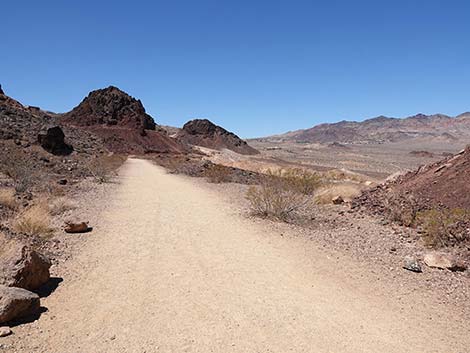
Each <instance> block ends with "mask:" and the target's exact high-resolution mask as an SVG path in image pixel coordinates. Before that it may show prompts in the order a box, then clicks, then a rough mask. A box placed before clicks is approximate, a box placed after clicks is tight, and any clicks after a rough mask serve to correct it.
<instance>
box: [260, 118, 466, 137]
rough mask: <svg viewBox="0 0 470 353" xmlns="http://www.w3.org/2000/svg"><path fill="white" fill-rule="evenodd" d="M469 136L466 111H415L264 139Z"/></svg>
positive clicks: (328, 125) (313, 128)
mask: <svg viewBox="0 0 470 353" xmlns="http://www.w3.org/2000/svg"><path fill="white" fill-rule="evenodd" d="M469 137H470V113H469V112H466V113H462V114H460V115H458V116H456V117H451V116H448V115H444V114H433V115H425V114H417V115H414V116H410V117H408V118H403V119H401V118H393V117H386V116H378V117H375V118H371V119H367V120H364V121H361V122H358V121H340V122H337V123H324V124H320V125H316V126H314V127H312V128H309V129H303V130H297V131H290V132H288V133H285V134H281V135H276V136H270V137H267V138H266V139H271V140H280V141H292V142H315V143H333V142H338V143H349V144H357V143H384V142H398V141H403V140H407V139H411V138H438V139H444V140H449V139H450V140H455V139H463V138H469Z"/></svg>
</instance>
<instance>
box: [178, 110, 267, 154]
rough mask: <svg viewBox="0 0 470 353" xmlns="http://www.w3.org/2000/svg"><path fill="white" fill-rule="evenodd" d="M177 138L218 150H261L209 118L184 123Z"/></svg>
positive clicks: (247, 151)
mask: <svg viewBox="0 0 470 353" xmlns="http://www.w3.org/2000/svg"><path fill="white" fill-rule="evenodd" d="M177 138H178V139H180V140H181V141H184V142H186V143H189V144H191V145H196V146H201V147H207V148H212V149H216V150H221V149H224V148H226V149H229V150H232V151H234V152H236V153H240V154H246V155H253V154H258V153H259V152H258V151H257V150H256V149H254V148H253V147H251V146H250V145H248V144H247V143H246V142H245V141H243V140H242V139H241V138H239V137H238V136H237V135H235V134H234V133H232V132H229V131H227V130H225V129H224V128H222V127H220V126H217V125H215V124H214V123H212V122H211V121H209V120H207V119H194V120H191V121H188V122H187V123H186V124H184V126H183V128H182V129H181V130H180V131H179V132H178V133H177Z"/></svg>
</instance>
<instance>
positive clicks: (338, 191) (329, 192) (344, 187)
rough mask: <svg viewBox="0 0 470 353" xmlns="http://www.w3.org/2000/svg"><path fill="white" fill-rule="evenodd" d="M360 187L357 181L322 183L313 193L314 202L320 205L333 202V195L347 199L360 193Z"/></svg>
mask: <svg viewBox="0 0 470 353" xmlns="http://www.w3.org/2000/svg"><path fill="white" fill-rule="evenodd" d="M361 190H362V187H361V185H360V184H357V183H351V182H350V183H348V182H343V183H328V184H326V185H323V186H322V187H320V188H319V189H318V191H317V192H316V193H315V202H316V203H317V204H320V205H327V204H331V203H333V199H334V198H335V197H338V196H341V197H342V198H343V199H344V200H346V201H349V200H351V199H353V198H354V197H356V196H359V195H360V194H361Z"/></svg>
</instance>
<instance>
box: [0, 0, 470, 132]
mask: <svg viewBox="0 0 470 353" xmlns="http://www.w3.org/2000/svg"><path fill="white" fill-rule="evenodd" d="M1 12H2V16H1V17H2V25H1V28H2V50H1V53H0V83H1V84H2V85H3V87H4V90H5V91H6V93H7V94H9V95H10V96H12V97H14V98H16V99H18V100H20V101H21V102H22V103H24V104H29V105H39V106H41V107H43V108H44V109H49V110H52V111H57V112H63V111H68V110H70V109H71V108H72V107H74V106H75V105H77V104H78V103H79V102H80V101H81V100H82V99H83V98H84V97H85V96H86V94H87V93H88V92H89V91H91V90H93V89H97V88H102V87H106V86H109V85H111V84H112V85H116V86H118V87H120V88H121V89H123V90H124V91H126V92H128V93H129V94H131V95H132V96H135V97H137V98H140V99H141V100H142V102H143V103H144V105H145V107H146V109H147V112H148V113H149V114H151V115H152V116H153V117H154V118H155V120H156V121H157V123H161V124H168V125H175V126H181V125H182V124H183V123H184V122H186V121H187V120H189V119H190V118H194V117H199V118H202V117H204V118H209V119H211V120H213V121H214V122H216V123H218V124H220V125H222V126H224V127H226V128H227V129H229V130H232V131H234V132H236V133H238V134H240V135H241V136H243V137H254V136H264V135H269V134H274V133H281V132H286V131H288V130H294V129H298V128H307V127H310V126H313V125H315V124H318V123H322V122H333V121H339V120H343V119H347V120H362V119H365V118H369V117H374V116H377V115H381V114H383V115H389V116H397V117H403V116H408V115H412V114H415V113H418V112H423V113H436V112H442V113H446V114H450V115H456V114H459V113H461V112H464V111H468V110H470V95H469V93H470V84H469V83H470V26H469V25H468V18H470V2H469V1H453V0H448V1H435V0H421V1H417V0H416V1H413V0H407V1H402V0H395V1H385V0H374V1H365V0H364V1H361V0H355V1H334V0H333V1H331V0H330V1H295V0H291V1H276V0H269V1H268V0H252V1H245V0H237V1H221V0H214V1H209V0H199V1H179V0H172V1H118V0H114V1H97V0H95V1H88V0H80V1H73V2H72V1H47V0H44V1H36V0H35V1H21V0H18V1H5V2H3V3H2V6H1Z"/></svg>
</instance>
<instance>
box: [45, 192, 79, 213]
mask: <svg viewBox="0 0 470 353" xmlns="http://www.w3.org/2000/svg"><path fill="white" fill-rule="evenodd" d="M75 208H76V205H75V204H74V203H73V202H72V201H70V200H69V199H68V198H66V197H63V196H62V197H57V198H55V199H53V200H51V201H49V211H50V214H51V215H53V216H57V215H60V214H62V213H64V212H66V211H69V210H73V209H75Z"/></svg>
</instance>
